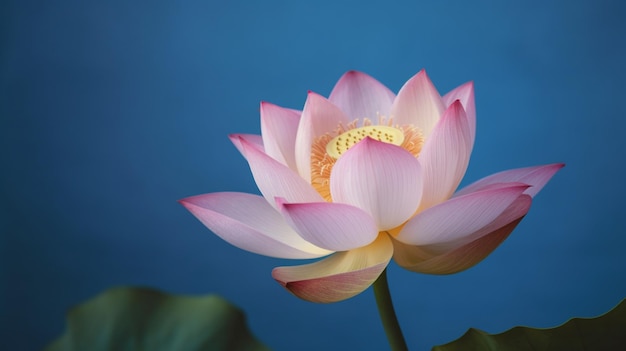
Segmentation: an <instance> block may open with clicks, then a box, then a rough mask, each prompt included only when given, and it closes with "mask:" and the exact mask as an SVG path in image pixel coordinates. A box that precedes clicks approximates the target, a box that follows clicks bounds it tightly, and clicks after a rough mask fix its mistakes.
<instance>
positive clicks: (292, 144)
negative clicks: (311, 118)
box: [261, 102, 300, 170]
mask: <svg viewBox="0 0 626 351" xmlns="http://www.w3.org/2000/svg"><path fill="white" fill-rule="evenodd" d="M299 123H300V112H299V111H296V110H291V109H287V108H283V107H280V106H276V105H273V104H270V103H267V102H262V103H261V135H262V136H263V145H264V146H265V152H266V153H267V154H268V155H270V156H271V157H273V158H274V159H275V160H277V161H279V162H280V163H282V164H284V165H285V166H287V167H289V168H291V169H293V170H297V167H296V155H295V150H296V134H297V132H298V124H299Z"/></svg>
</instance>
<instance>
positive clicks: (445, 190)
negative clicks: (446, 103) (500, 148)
mask: <svg viewBox="0 0 626 351" xmlns="http://www.w3.org/2000/svg"><path fill="white" fill-rule="evenodd" d="M471 148H472V144H471V136H470V128H469V124H468V121H467V118H466V115H465V111H464V110H463V106H462V105H461V103H460V102H459V101H458V100H457V101H456V102H454V103H452V105H450V107H448V109H447V110H446V112H445V113H444V114H443V117H442V118H441V120H440V121H439V123H437V126H436V127H435V129H434V130H433V132H432V134H431V135H430V138H429V139H428V140H427V141H426V144H425V145H424V148H423V149H422V152H421V153H420V156H419V161H420V164H421V165H422V168H423V170H424V195H423V197H422V203H421V204H420V208H421V209H425V208H428V207H432V206H434V205H437V204H439V203H441V202H442V201H445V200H447V199H449V198H450V197H451V196H452V194H453V193H454V191H455V190H456V188H457V187H458V186H459V183H460V182H461V179H463V176H464V175H465V171H466V170H467V165H468V164H469V159H470V154H471V152H472V150H471Z"/></svg>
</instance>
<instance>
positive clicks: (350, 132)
mask: <svg viewBox="0 0 626 351" xmlns="http://www.w3.org/2000/svg"><path fill="white" fill-rule="evenodd" d="M357 123H358V120H355V121H353V122H351V123H349V124H348V125H342V124H340V125H338V126H337V129H336V130H335V132H333V133H332V134H331V133H327V134H325V135H322V136H321V137H319V138H318V139H317V140H315V141H314V142H313V145H311V185H312V186H313V188H315V190H317V192H318V193H319V194H320V195H321V196H322V197H323V198H324V199H325V200H326V201H329V202H332V196H331V194H330V173H331V171H332V169H333V166H334V164H335V162H336V161H337V159H338V158H340V157H341V155H342V154H343V153H345V152H346V151H347V150H348V149H350V148H351V147H352V146H354V145H356V144H357V143H358V142H359V141H361V140H363V139H364V138H365V137H371V138H372V139H375V140H379V141H383V142H388V143H391V144H395V145H398V146H400V147H401V148H403V149H405V150H407V151H408V152H409V153H411V155H413V156H415V157H418V156H419V154H420V152H421V150H422V146H423V145H424V137H423V134H422V131H421V130H420V129H419V128H416V127H414V126H412V125H402V126H400V125H394V124H393V121H392V119H391V118H386V117H384V116H379V120H378V124H376V125H374V124H372V122H371V120H369V119H367V118H366V119H364V120H363V121H362V126H361V127H357ZM379 132H380V137H379ZM340 138H341V142H340V145H337V142H338V141H339V139H340Z"/></svg>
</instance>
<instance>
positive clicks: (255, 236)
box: [180, 193, 331, 258]
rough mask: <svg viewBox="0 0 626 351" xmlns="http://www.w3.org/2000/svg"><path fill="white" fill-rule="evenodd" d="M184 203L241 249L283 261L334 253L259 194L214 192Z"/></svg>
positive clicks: (206, 224)
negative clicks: (307, 237) (299, 230)
mask: <svg viewBox="0 0 626 351" xmlns="http://www.w3.org/2000/svg"><path fill="white" fill-rule="evenodd" d="M180 203H181V204H182V205H183V206H185V208H187V209H188V210H189V211H190V212H191V213H192V214H193V215H194V216H196V218H198V219H199V220H200V222H202V223H203V224H204V225H205V226H207V228H209V229H210V230H211V231H213V232H214V233H215V234H217V235H218V236H219V237H220V238H222V239H224V240H225V241H227V242H229V243H230V244H232V245H234V246H237V247H238V248H240V249H244V250H247V251H250V252H254V253H257V254H261V255H265V256H271V257H280V258H315V257H321V256H325V255H328V254H330V253H331V251H328V250H324V249H322V248H319V247H317V246H315V245H313V244H311V243H309V242H306V241H305V240H303V239H302V238H301V237H300V236H299V235H298V234H297V233H296V232H295V231H293V229H291V227H289V225H288V224H287V223H286V222H285V221H284V220H283V218H282V216H281V215H280V214H279V213H278V212H276V210H274V208H272V207H271V206H270V205H269V204H268V203H267V202H266V201H265V199H264V198H262V197H260V196H257V195H251V194H244V193H213V194H205V195H198V196H193V197H189V198H186V199H183V200H180Z"/></svg>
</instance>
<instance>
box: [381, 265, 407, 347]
mask: <svg viewBox="0 0 626 351" xmlns="http://www.w3.org/2000/svg"><path fill="white" fill-rule="evenodd" d="M374 296H376V305H378V313H380V320H381V321H382V322H383V327H384V328H385V333H386V334H387V340H388V341H389V346H391V351H408V348H407V346H406V342H405V341H404V336H403V335H402V330H401V329H400V324H398V317H396V311H395V310H394V309H393V303H392V302H391V294H390V293H389V284H388V283H387V269H386V268H385V270H384V271H383V273H382V274H381V275H380V277H378V279H376V281H375V282H374Z"/></svg>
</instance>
